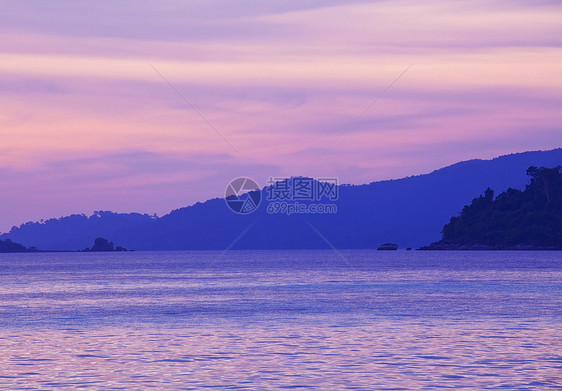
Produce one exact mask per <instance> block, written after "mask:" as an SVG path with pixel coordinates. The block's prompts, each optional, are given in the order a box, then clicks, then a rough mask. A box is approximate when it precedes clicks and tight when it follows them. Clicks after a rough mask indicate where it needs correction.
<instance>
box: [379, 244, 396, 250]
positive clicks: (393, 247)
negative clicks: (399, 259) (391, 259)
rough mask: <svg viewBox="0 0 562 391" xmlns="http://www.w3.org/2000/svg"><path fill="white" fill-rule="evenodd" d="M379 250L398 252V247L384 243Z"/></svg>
mask: <svg viewBox="0 0 562 391" xmlns="http://www.w3.org/2000/svg"><path fill="white" fill-rule="evenodd" d="M377 250H398V245H397V244H394V243H383V244H381V245H380V246H379V247H377Z"/></svg>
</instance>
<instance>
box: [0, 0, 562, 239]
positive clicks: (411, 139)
mask: <svg viewBox="0 0 562 391" xmlns="http://www.w3.org/2000/svg"><path fill="white" fill-rule="evenodd" d="M0 3H1V6H2V12H1V13H0V136H1V142H0V186H1V191H0V231H3V232H5V231H8V230H9V229H10V228H11V227H12V226H13V225H19V224H21V223H24V222H26V221H29V220H33V221H36V220H40V219H47V218H52V217H60V216H63V215H68V214H72V213H86V214H90V213H92V212H93V211H94V210H113V211H116V212H131V211H137V212H142V213H150V214H152V213H156V214H158V215H162V214H165V213H167V212H169V211H170V210H172V209H176V208H179V207H183V206H187V205H191V204H193V203H195V202H198V201H205V200H206V199H209V198H213V197H222V196H223V195H224V191H225V188H226V186H227V184H228V182H229V181H230V180H231V179H233V178H236V177H241V176H244V177H250V178H253V179H254V180H256V182H258V183H259V184H261V185H265V184H266V182H267V180H268V178H269V177H284V176H294V175H306V176H311V177H336V178H338V180H339V182H340V183H351V184H362V183H370V182H372V181H376V180H383V179H391V178H400V177H404V176H409V175H416V174H422V173H427V172H430V171H432V170H434V169H438V168H440V167H442V166H445V165H449V164H452V163H455V162H457V161H461V160H467V159H473V158H484V159H486V158H492V157H495V156H498V155H502V154H507V153H513V152H521V151H526V150H539V149H543V150H546V149H553V148H557V147H561V146H562V2H560V1H559V0H553V1H548V0H538V1H532V2H531V1H517V0H513V1H489V0H486V1H434V0H427V1H419V0H418V1H401V0H393V1H336V0H327V1H313V0H284V1H245V0H237V1H233V0H229V1H227V0H192V1H179V0H178V1H175V0H168V1H160V2H154V1H145V0H136V1H111V2H92V1H80V0H78V1H77V0H68V1H61V0H53V1H49V2H46V1H43V0H35V1H34V0H31V1H25V2H15V1H8V0H0Z"/></svg>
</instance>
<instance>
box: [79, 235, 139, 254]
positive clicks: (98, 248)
mask: <svg viewBox="0 0 562 391" xmlns="http://www.w3.org/2000/svg"><path fill="white" fill-rule="evenodd" d="M111 251H128V250H126V249H124V248H123V247H120V246H117V247H114V245H113V242H110V241H108V240H107V239H105V238H97V239H96V240H95V241H94V245H93V246H92V247H91V248H85V249H84V250H82V252H111Z"/></svg>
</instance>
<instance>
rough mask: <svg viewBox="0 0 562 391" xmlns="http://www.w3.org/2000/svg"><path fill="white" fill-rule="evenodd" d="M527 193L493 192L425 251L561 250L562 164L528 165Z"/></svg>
mask: <svg viewBox="0 0 562 391" xmlns="http://www.w3.org/2000/svg"><path fill="white" fill-rule="evenodd" d="M527 175H528V176H529V178H530V183H529V184H528V185H527V186H526V188H525V190H524V191H521V190H517V189H512V188H509V189H507V190H506V191H505V192H503V193H501V194H500V195H498V196H497V197H495V198H494V191H493V190H492V189H490V188H488V189H486V191H485V192H484V194H483V195H481V196H480V197H478V198H475V199H473V200H472V202H471V203H470V205H466V206H465V207H464V208H463V209H462V212H461V214H460V215H459V216H455V217H451V220H450V221H449V223H448V224H446V225H445V226H444V227H443V238H442V239H441V240H440V241H439V242H435V243H432V244H431V245H430V246H427V247H423V248H422V249H423V250H481V249H485V250H498V249H502V250H503V249H525V250H562V166H557V167H554V168H545V167H540V168H537V167H529V169H528V170H527Z"/></svg>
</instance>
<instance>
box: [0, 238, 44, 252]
mask: <svg viewBox="0 0 562 391" xmlns="http://www.w3.org/2000/svg"><path fill="white" fill-rule="evenodd" d="M38 251H39V250H37V249H36V248H35V247H29V248H28V247H25V246H24V245H23V244H19V243H16V242H12V240H11V239H5V240H1V239H0V253H34V252H38Z"/></svg>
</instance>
